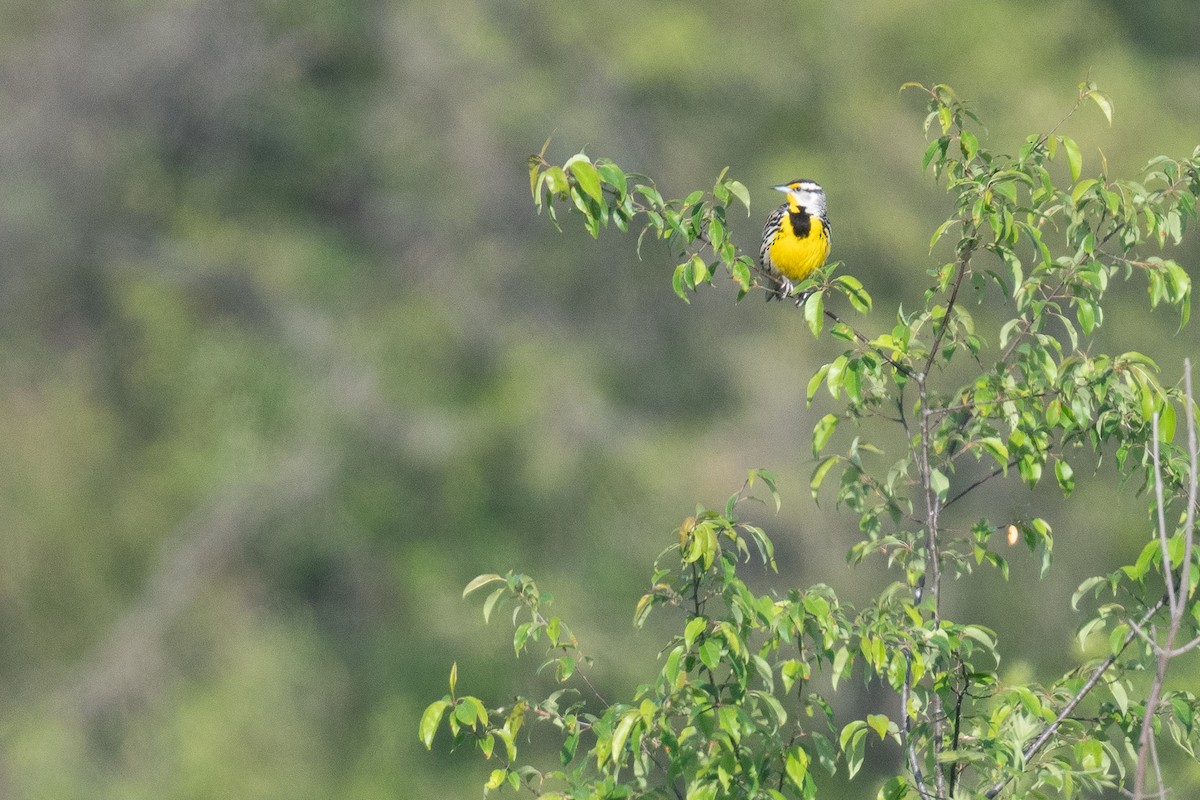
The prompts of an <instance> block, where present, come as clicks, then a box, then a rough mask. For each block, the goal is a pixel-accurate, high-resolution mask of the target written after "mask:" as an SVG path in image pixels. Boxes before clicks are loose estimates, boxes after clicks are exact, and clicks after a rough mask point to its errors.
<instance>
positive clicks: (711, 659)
mask: <svg viewBox="0 0 1200 800" xmlns="http://www.w3.org/2000/svg"><path fill="white" fill-rule="evenodd" d="M700 660H701V661H702V662H704V666H706V667H708V668H709V669H715V668H716V666H717V664H720V663H721V643H720V642H718V641H717V640H716V639H705V640H704V642H703V643H702V644H701V645H700Z"/></svg>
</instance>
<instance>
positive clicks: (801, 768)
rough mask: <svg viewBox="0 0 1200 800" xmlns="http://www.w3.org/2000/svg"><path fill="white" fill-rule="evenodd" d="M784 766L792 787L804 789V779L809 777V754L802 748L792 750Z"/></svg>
mask: <svg viewBox="0 0 1200 800" xmlns="http://www.w3.org/2000/svg"><path fill="white" fill-rule="evenodd" d="M783 766H784V770H785V771H786V772H787V776H788V780H789V781H791V782H792V785H793V786H795V787H796V788H797V789H803V788H804V778H805V776H807V775H808V753H807V752H805V750H804V749H803V748H801V747H794V748H792V750H791V751H789V752H788V755H787V759H786V760H785V761H784V762H783Z"/></svg>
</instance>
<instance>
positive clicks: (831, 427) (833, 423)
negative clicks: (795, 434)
mask: <svg viewBox="0 0 1200 800" xmlns="http://www.w3.org/2000/svg"><path fill="white" fill-rule="evenodd" d="M837 425H838V418H837V417H836V416H834V415H833V414H826V415H825V416H823V417H821V419H820V420H818V421H817V424H816V425H815V426H814V427H813V436H812V448H813V457H814V458H815V457H816V456H819V455H820V454H821V451H822V450H824V449H825V445H826V444H828V443H829V437H831V436H833V432H834V431H835V430H837Z"/></svg>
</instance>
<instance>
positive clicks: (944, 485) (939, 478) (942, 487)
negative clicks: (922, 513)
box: [929, 469, 950, 502]
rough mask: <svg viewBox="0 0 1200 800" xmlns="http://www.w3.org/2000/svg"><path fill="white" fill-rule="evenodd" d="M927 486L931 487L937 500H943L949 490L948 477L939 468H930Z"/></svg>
mask: <svg viewBox="0 0 1200 800" xmlns="http://www.w3.org/2000/svg"><path fill="white" fill-rule="evenodd" d="M929 488H930V489H933V493H934V494H936V495H937V496H938V499H939V500H941V501H943V502H945V500H946V494H947V493H948V492H949V491H950V479H949V478H947V477H946V476H945V475H944V474H943V473H942V471H941V470H940V469H934V470H930V472H929Z"/></svg>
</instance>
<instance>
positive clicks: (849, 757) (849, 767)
mask: <svg viewBox="0 0 1200 800" xmlns="http://www.w3.org/2000/svg"><path fill="white" fill-rule="evenodd" d="M866 733H867V723H865V722H863V721H862V720H861V719H856V720H854V721H852V722H850V723H847V725H846V727H844V728H842V734H841V736H839V737H838V743H839V745H840V746H841V748H842V752H843V753H844V754H845V755H846V772H847V774H848V776H849V777H850V778H853V777H854V776H855V774H856V773H857V772H858V770H859V769H860V768H861V767H862V764H863V751H864V750H865V749H866V740H865V739H866Z"/></svg>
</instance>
